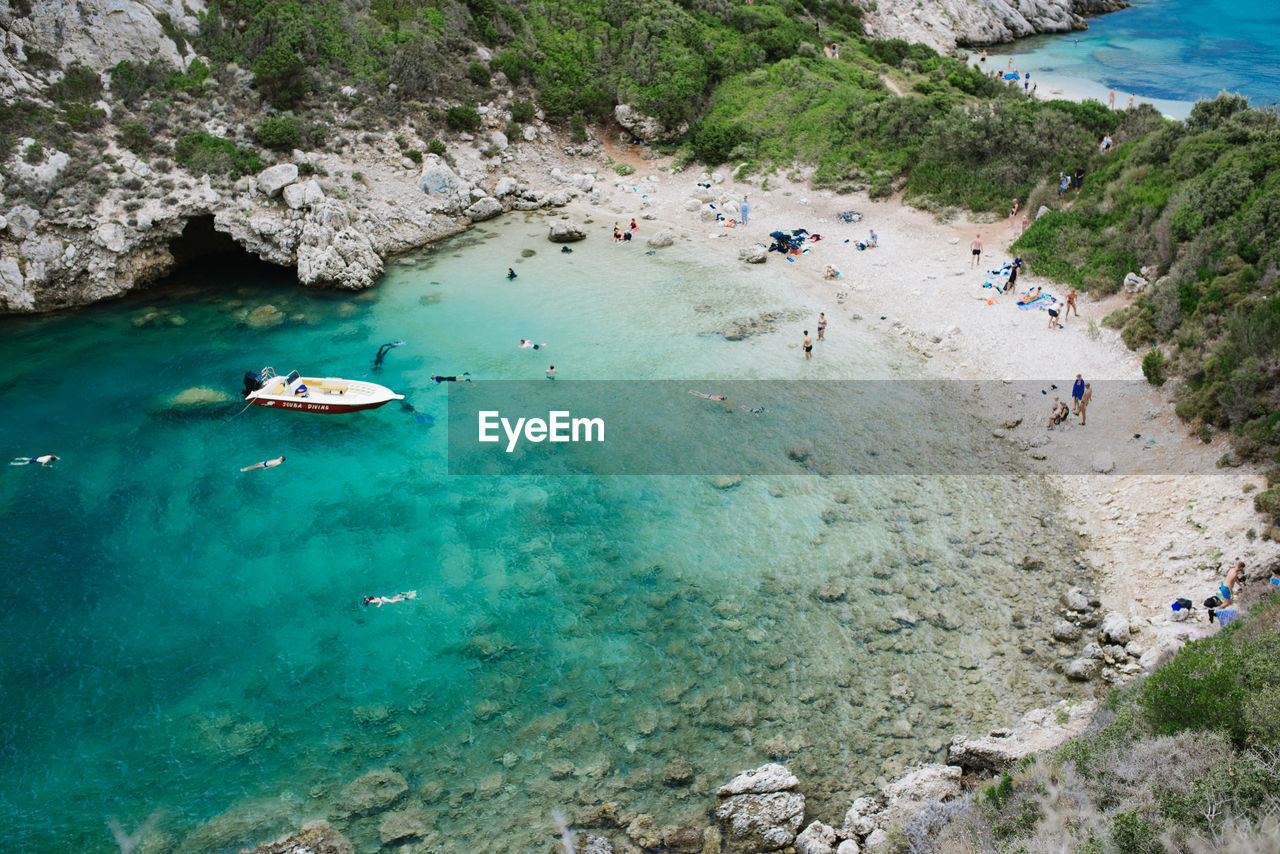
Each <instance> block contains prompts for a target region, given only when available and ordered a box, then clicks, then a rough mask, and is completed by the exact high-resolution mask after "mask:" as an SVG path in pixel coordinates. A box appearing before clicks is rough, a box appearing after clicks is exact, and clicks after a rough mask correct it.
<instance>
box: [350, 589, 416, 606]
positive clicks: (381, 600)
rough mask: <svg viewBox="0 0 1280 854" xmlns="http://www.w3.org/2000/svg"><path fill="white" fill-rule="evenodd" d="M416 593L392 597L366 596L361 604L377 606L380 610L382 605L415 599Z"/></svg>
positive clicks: (410, 592)
mask: <svg viewBox="0 0 1280 854" xmlns="http://www.w3.org/2000/svg"><path fill="white" fill-rule="evenodd" d="M417 598H418V591H417V590H410V591H409V592H407V593H397V594H396V595H394V596H366V597H364V599H363V600H361V603H362V604H364V605H377V606H378V607H379V608H381V607H382V606H383V605H390V604H391V603H393V602H404V601H405V600H407V599H417Z"/></svg>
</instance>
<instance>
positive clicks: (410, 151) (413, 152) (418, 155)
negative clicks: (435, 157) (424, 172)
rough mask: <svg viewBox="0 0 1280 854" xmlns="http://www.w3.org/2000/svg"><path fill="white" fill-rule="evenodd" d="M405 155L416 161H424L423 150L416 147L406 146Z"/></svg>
mask: <svg viewBox="0 0 1280 854" xmlns="http://www.w3.org/2000/svg"><path fill="white" fill-rule="evenodd" d="M404 156H405V157H407V158H409V159H410V160H412V161H413V162H414V163H421V162H422V152H421V151H419V150H418V149H416V148H406V149H405V151H404Z"/></svg>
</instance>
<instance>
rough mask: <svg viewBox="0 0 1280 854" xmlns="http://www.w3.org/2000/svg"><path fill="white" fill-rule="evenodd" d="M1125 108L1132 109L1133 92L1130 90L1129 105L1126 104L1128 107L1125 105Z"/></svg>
mask: <svg viewBox="0 0 1280 854" xmlns="http://www.w3.org/2000/svg"><path fill="white" fill-rule="evenodd" d="M1125 109H1126V110H1132V109H1133V93H1132V92H1130V93H1129V106H1128V107H1125Z"/></svg>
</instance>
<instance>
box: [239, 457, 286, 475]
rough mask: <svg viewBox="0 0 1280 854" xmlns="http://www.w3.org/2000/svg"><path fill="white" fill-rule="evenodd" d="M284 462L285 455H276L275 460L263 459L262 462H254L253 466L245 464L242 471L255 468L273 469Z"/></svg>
mask: <svg viewBox="0 0 1280 854" xmlns="http://www.w3.org/2000/svg"><path fill="white" fill-rule="evenodd" d="M283 462H284V456H283V455H281V456H279V457H276V458H275V459H274V460H263V461H262V462H260V463H254V464H253V465H251V466H245V467H244V468H242V469H240V471H253V470H254V469H273V468H275V467H276V466H278V465H280V464H281V463H283Z"/></svg>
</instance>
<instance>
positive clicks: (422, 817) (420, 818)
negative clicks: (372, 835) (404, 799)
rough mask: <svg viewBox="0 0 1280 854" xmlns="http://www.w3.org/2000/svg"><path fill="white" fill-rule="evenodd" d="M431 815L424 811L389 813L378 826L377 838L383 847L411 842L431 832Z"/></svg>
mask: <svg viewBox="0 0 1280 854" xmlns="http://www.w3.org/2000/svg"><path fill="white" fill-rule="evenodd" d="M431 828H432V821H431V813H429V812H427V811H426V810H396V811H395V812H389V813H387V814H386V816H385V817H384V818H383V819H382V822H381V823H380V824H379V825H378V836H379V837H381V839H382V844H383V845H394V844H396V843H399V842H412V841H414V840H415V839H422V838H423V837H425V836H426V835H427V834H429V833H430V832H431Z"/></svg>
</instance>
